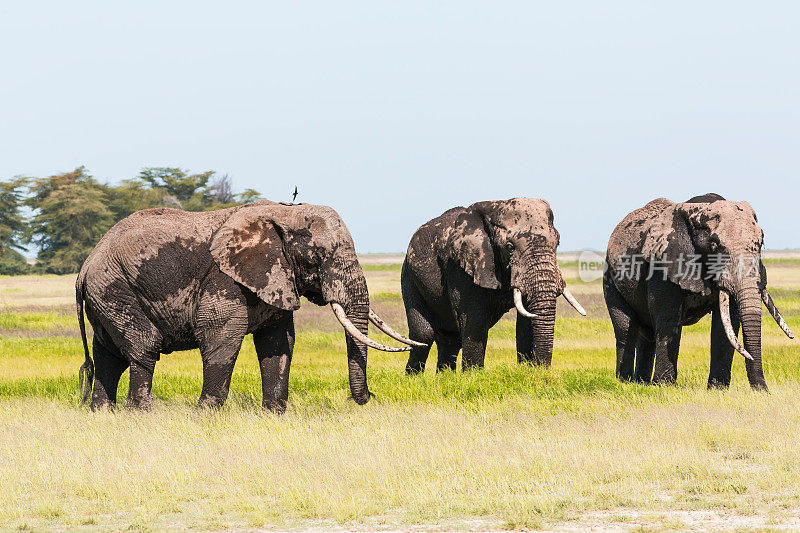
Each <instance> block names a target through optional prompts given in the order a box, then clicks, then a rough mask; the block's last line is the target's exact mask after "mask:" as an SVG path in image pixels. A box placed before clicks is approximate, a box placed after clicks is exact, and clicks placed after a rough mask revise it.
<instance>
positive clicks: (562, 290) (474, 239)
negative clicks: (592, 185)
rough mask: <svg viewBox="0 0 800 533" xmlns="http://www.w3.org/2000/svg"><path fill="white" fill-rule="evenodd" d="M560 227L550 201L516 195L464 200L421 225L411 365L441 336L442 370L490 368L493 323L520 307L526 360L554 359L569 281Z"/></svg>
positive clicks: (413, 251) (406, 275)
mask: <svg viewBox="0 0 800 533" xmlns="http://www.w3.org/2000/svg"><path fill="white" fill-rule="evenodd" d="M559 238H560V237H559V234H558V231H556V228H555V227H554V226H553V211H552V210H551V209H550V205H549V204H548V203H547V202H546V201H544V200H533V199H529V198H513V199H511V200H507V201H488V202H478V203H476V204H473V205H471V206H469V207H456V208H453V209H450V210H449V211H446V212H445V213H444V214H442V215H441V216H439V217H437V218H434V219H433V220H431V221H430V222H427V223H426V224H424V225H423V226H421V227H420V228H419V229H418V230H417V231H416V233H414V236H413V237H412V238H411V243H410V244H409V246H408V252H407V254H406V259H405V262H404V263H403V269H402V274H401V287H402V292H403V302H404V303H405V308H406V317H407V319H408V327H409V331H410V333H409V337H411V338H412V339H414V340H416V341H419V342H422V343H424V344H425V345H426V346H421V347H419V346H418V347H413V348H412V350H411V354H410V357H409V359H408V364H407V365H406V372H408V373H415V372H421V371H423V370H424V369H425V363H426V360H427V358H428V352H429V349H430V344H431V343H432V342H433V341H436V347H437V351H438V361H437V365H436V367H437V369H438V370H444V369H455V366H456V357H457V356H458V352H459V350H463V355H462V368H464V369H468V368H472V367H483V365H484V357H485V353H486V339H487V336H488V332H489V329H490V328H491V327H492V326H493V325H495V324H496V323H497V321H498V320H500V318H501V317H502V316H503V315H504V314H505V313H506V312H507V311H509V310H510V309H511V308H514V307H516V309H517V326H516V328H517V329H516V337H517V358H518V361H519V362H527V363H534V364H541V365H549V364H550V361H551V359H552V355H553V334H554V329H555V315H556V298H557V297H558V296H559V295H561V294H563V295H564V296H565V297H566V299H567V300H568V301H569V302H570V303H571V304H572V305H573V307H575V309H577V310H578V312H580V313H581V314H582V315H585V314H586V312H585V311H584V310H583V308H582V307H581V305H580V304H579V303H578V302H577V301H576V300H575V298H574V297H573V296H572V295H571V294H570V292H569V291H568V290H567V288H566V284H565V282H564V278H563V276H562V275H561V271H560V270H559V267H558V262H557V261H556V247H557V246H558V243H559Z"/></svg>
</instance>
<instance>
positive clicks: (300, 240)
mask: <svg viewBox="0 0 800 533" xmlns="http://www.w3.org/2000/svg"><path fill="white" fill-rule="evenodd" d="M559 238H560V237H559V233H558V231H557V230H556V228H555V226H554V225H553V211H552V210H551V208H550V206H549V204H548V203H547V202H546V201H544V200H534V199H528V198H514V199H511V200H507V201H488V202H479V203H476V204H473V205H471V206H469V207H457V208H454V209H450V210H449V211H447V212H445V213H443V214H442V215H440V216H439V217H437V218H434V219H433V220H431V221H429V222H427V223H426V224H424V225H423V226H421V227H420V228H419V229H418V230H417V231H416V233H415V234H414V235H413V237H412V238H411V242H410V244H409V247H408V252H407V254H406V258H405V261H404V263H403V268H402V274H401V287H402V295H403V302H404V304H405V309H406V317H407V321H408V328H409V335H408V338H407V337H404V336H403V335H401V334H400V333H398V332H397V331H395V330H394V329H392V328H391V327H390V326H389V325H388V324H386V322H384V321H383V320H382V319H381V318H380V317H379V316H378V315H377V314H376V313H375V312H374V311H373V310H372V308H371V307H370V302H369V293H368V291H367V283H366V280H365V278H364V273H363V271H362V270H361V266H360V265H359V262H358V258H357V256H356V251H355V246H354V244H353V239H352V237H351V236H350V232H349V231H348V229H347V227H346V226H345V224H344V222H343V221H342V219H341V218H340V217H339V215H338V214H337V213H336V212H335V211H334V210H333V209H331V208H330V207H325V206H317V205H308V204H286V203H275V202H270V201H261V202H256V203H253V204H249V205H243V206H237V207H232V208H228V209H221V210H218V211H211V212H202V213H193V212H186V211H180V210H176V209H167V208H157V209H148V210H145V211H139V212H137V213H134V214H132V215H130V216H129V217H127V218H125V219H124V220H122V221H120V222H119V223H118V224H116V225H115V226H114V227H113V228H111V229H110V230H109V231H108V232H107V233H106V235H105V236H104V237H103V238H102V239H101V240H100V242H99V243H98V244H97V246H96V247H95V249H94V250H93V251H92V253H91V254H90V255H89V257H88V258H87V259H86V261H85V262H84V264H83V267H82V268H81V271H80V273H79V275H78V278H77V281H76V303H77V311H78V321H79V325H80V330H81V336H82V338H83V346H84V353H85V357H86V360H85V362H84V363H83V365H82V366H81V369H80V373H79V376H80V381H81V389H82V394H83V401H84V402H86V401H88V400H89V397H90V396H91V408H92V409H98V408H104V407H111V406H113V405H115V404H116V400H117V385H118V383H119V380H120V377H121V375H122V373H123V372H124V371H125V370H126V369H130V386H129V390H128V400H127V403H128V405H129V406H132V407H137V408H143V409H146V408H148V407H150V406H151V405H152V403H153V393H152V383H153V372H154V370H155V366H156V362H157V361H158V359H159V357H160V355H161V354H167V353H170V352H173V351H175V350H187V349H193V348H199V350H200V354H201V357H202V361H203V386H202V392H201V394H200V399H199V405H200V406H212V407H213V406H220V405H222V404H223V403H224V401H225V399H226V398H227V395H228V389H229V387H230V381H231V375H232V373H233V367H234V364H235V362H236V357H237V355H238V353H239V350H240V348H241V344H242V341H243V339H244V337H245V335H247V334H248V333H252V334H253V342H254V344H255V349H256V354H257V357H258V361H259V366H260V369H261V379H262V389H263V406H264V407H265V408H267V409H269V410H272V411H276V412H282V411H284V410H285V409H286V403H287V399H288V383H289V369H290V366H291V361H292V352H293V350H294V336H295V332H294V319H293V314H294V311H296V310H297V309H298V308H299V307H300V297H301V296H304V297H305V298H307V299H308V300H309V301H311V302H313V303H315V304H317V305H320V306H323V305H329V306H330V308H331V311H332V312H333V314H334V315H335V317H336V318H337V319H338V321H339V322H340V323H341V324H342V326H343V328H344V329H345V331H346V336H345V337H346V341H347V360H348V372H349V383H350V392H351V395H352V398H353V400H355V402H356V403H358V404H364V403H366V402H367V401H368V400H369V398H370V391H369V388H368V386H367V372H366V370H367V348H368V347H370V348H376V349H379V350H384V351H393V352H396V351H410V352H411V353H410V357H409V359H408V363H407V365H406V372H408V373H409V374H413V373H417V372H422V371H423V370H424V368H425V363H426V360H427V358H428V352H429V350H430V347H431V345H432V343H433V342H436V346H437V352H438V360H437V365H436V366H437V370H445V369H452V370H454V369H455V367H456V358H457V355H458V352H459V351H461V352H462V368H463V369H465V370H466V369H470V368H476V367H478V368H479V367H483V365H484V356H485V352H486V341H487V336H488V332H489V329H490V328H491V327H492V326H493V325H494V324H496V323H497V321H498V320H499V319H500V318H501V317H502V316H503V315H504V314H505V313H506V312H508V311H509V310H510V309H511V308H516V311H517V322H516V345H517V358H518V361H519V362H521V363H532V364H537V365H549V364H550V361H551V359H552V355H553V336H554V331H555V314H556V299H557V298H558V296H564V298H565V299H566V300H567V301H568V302H569V303H570V304H571V305H572V306H573V307H574V308H575V310H576V311H577V312H579V313H580V314H582V315H586V312H585V311H584V309H583V307H582V306H581V305H580V304H579V303H578V301H577V300H576V299H575V298H574V297H573V296H572V294H571V293H570V292H569V290H568V289H567V287H566V283H565V282H564V277H563V275H562V273H561V271H560V269H559V266H558V262H557V260H556V248H557V246H558V244H559ZM762 243H763V233H762V231H761V229H760V228H759V226H758V223H757V219H756V215H755V212H754V211H753V209H752V208H751V207H750V205H749V204H748V203H747V202H731V201H727V200H725V199H723V198H722V197H721V196H719V195H715V194H707V195H704V196H699V197H696V198H693V199H691V200H689V201H687V202H684V203H678V204H676V203H673V202H670V201H669V200H666V199H663V198H660V199H657V200H654V201H652V202H650V203H648V204H647V205H646V206H644V207H642V208H640V209H637V210H635V211H633V212H632V213H630V214H629V215H628V216H627V217H625V219H623V221H622V222H621V223H620V224H619V225H618V226H617V228H616V229H615V230H614V232H613V233H612V235H611V239H610V242H609V246H608V253H607V257H606V268H605V273H604V278H603V290H604V295H605V300H606V304H607V306H608V311H609V314H610V317H611V321H612V323H613V327H614V334H615V337H616V354H617V362H616V373H617V376H618V377H619V378H620V379H623V380H637V381H642V382H651V381H652V382H657V383H671V382H674V381H675V378H676V375H677V360H678V348H679V344H680V336H681V327H682V326H684V325H687V324H692V323H694V322H697V321H698V320H699V319H700V318H701V317H702V316H704V315H706V314H707V313H709V312H710V313H712V340H711V372H710V375H709V380H708V386H709V387H727V386H728V385H729V383H730V376H731V363H732V360H733V352H734V350H737V351H739V352H740V353H742V355H743V356H745V357H746V358H747V361H746V365H747V377H748V380H749V382H750V385H751V386H752V387H753V388H757V389H766V382H765V381H764V375H763V370H762V364H761V301H762V300H763V301H764V303H765V304H766V307H767V309H768V310H769V311H770V313H771V314H772V316H773V317H774V318H775V320H776V321H777V322H778V324H779V325H780V327H781V328H782V329H783V330H784V331H785V332H786V334H787V335H788V336H789V337H792V333H791V331H790V330H789V328H788V326H787V325H786V323H785V321H784V320H783V318H782V317H781V315H780V313H779V312H778V310H777V308H776V307H775V304H774V302H773V301H772V298H771V297H770V295H769V293H768V292H767V288H766V285H767V278H766V270H765V269H764V266H763V264H762V263H761V261H760V257H759V254H760V250H761V246H762ZM84 312H85V315H86V317H87V318H88V319H89V322H90V323H91V325H92V329H93V332H94V337H93V339H92V346H93V356H94V359H92V357H91V356H90V353H89V347H88V343H87V340H86V327H85V322H84ZM369 322H372V323H373V324H374V325H375V326H376V327H378V328H379V329H380V330H381V331H383V332H384V333H386V334H387V335H388V336H389V337H391V338H393V339H395V340H397V341H399V342H401V343H403V344H405V345H407V346H404V347H402V348H393V347H389V346H385V345H383V344H380V343H378V342H376V341H374V340H372V339H370V338H369V337H368V323H369ZM740 325H741V327H742V329H743V338H744V346H742V345H741V344H740V343H739V341H738V340H737V333H738V329H739V327H740Z"/></svg>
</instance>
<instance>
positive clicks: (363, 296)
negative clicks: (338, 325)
mask: <svg viewBox="0 0 800 533" xmlns="http://www.w3.org/2000/svg"><path fill="white" fill-rule="evenodd" d="M334 270H335V271H336V272H338V277H339V280H337V282H335V283H336V284H340V287H341V288H342V289H343V290H342V291H341V292H342V293H343V294H344V297H343V298H341V300H343V301H341V302H338V303H339V305H340V308H339V309H341V310H342V311H343V313H342V314H343V315H344V317H340V316H339V315H337V318H340V320H342V318H344V319H345V321H349V322H350V323H351V324H352V326H354V327H355V329H356V330H357V331H356V332H354V333H356V335H357V334H358V333H360V334H361V335H363V337H364V338H366V337H367V332H368V325H369V292H368V291H367V281H366V279H365V278H364V272H363V271H362V270H361V266H360V265H359V264H358V260H357V259H355V258H352V259H351V260H348V261H346V262H345V264H344V265H343V266H341V267H339V268H336V269H334ZM337 292H338V291H337ZM336 310H337V309H336V307H335V306H334V311H336ZM345 339H346V340H347V372H348V378H349V381H350V394H351V395H352V397H353V400H355V402H356V403H357V404H359V405H363V404H365V403H367V402H368V401H369V398H370V392H369V388H368V386H367V345H366V344H365V343H364V342H362V341H361V340H358V339H357V338H356V337H355V336H354V335H352V334H348V333H345Z"/></svg>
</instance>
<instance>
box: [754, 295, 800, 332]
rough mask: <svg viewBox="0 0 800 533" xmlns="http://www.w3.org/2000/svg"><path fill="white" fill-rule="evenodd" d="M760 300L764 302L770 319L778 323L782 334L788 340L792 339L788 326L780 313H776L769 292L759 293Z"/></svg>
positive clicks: (775, 307) (776, 309)
mask: <svg viewBox="0 0 800 533" xmlns="http://www.w3.org/2000/svg"><path fill="white" fill-rule="evenodd" d="M761 299H762V300H764V305H766V306H767V310H769V313H770V314H771V315H772V318H774V319H775V322H777V323H778V326H780V328H781V329H782V330H783V332H784V333H786V336H787V337H789V338H790V339H794V333H792V330H791V329H789V326H788V325H787V324H786V321H785V320H784V319H783V317H782V316H781V312H780V311H778V308H777V306H776V305H775V302H773V301H772V296H770V295H769V292H767V289H766V288H764V290H763V291H761Z"/></svg>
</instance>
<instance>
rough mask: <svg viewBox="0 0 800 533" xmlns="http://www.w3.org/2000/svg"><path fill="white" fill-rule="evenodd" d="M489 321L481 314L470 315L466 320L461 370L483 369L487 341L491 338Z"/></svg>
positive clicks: (462, 337)
mask: <svg viewBox="0 0 800 533" xmlns="http://www.w3.org/2000/svg"><path fill="white" fill-rule="evenodd" d="M487 324H488V321H487V320H485V319H484V318H483V316H482V315H481V314H477V315H470V316H469V317H467V318H466V320H465V325H464V328H463V329H462V331H463V333H462V334H461V350H462V353H461V369H462V370H464V371H466V370H470V369H473V368H483V366H484V360H485V359H486V340H487V339H488V337H489V328H488V326H487Z"/></svg>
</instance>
